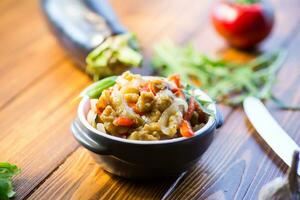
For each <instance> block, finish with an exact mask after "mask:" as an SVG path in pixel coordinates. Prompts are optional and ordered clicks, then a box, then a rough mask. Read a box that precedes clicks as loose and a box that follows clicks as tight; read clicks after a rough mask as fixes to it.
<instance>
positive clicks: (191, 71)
mask: <svg viewBox="0 0 300 200" xmlns="http://www.w3.org/2000/svg"><path fill="white" fill-rule="evenodd" d="M286 55H287V53H286V51H283V50H279V51H274V52H267V53H264V54H262V55H260V56H258V57H257V58H255V59H253V60H251V61H249V62H247V63H242V64H241V63H234V62H228V61H225V60H222V59H219V58H212V57H209V56H207V55H204V54H202V53H200V52H199V51H197V50H196V49H195V47H193V46H192V45H186V46H183V47H178V46H176V45H175V44H174V43H172V42H171V41H165V42H162V43H159V44H157V45H156V46H155V47H154V56H153V60H152V64H153V67H154V69H155V70H156V71H157V72H159V73H160V74H161V75H163V76H169V75H171V74H173V73H180V75H181V77H182V80H183V81H184V82H186V83H189V84H190V85H194V86H197V87H201V88H202V89H203V90H204V91H206V92H207V93H208V94H209V95H210V96H211V97H212V98H213V99H214V100H216V101H217V102H221V103H224V104H227V105H230V106H239V105H241V103H242V102H243V100H244V99H245V98H246V97H247V96H255V97H257V98H260V99H262V100H269V99H270V100H274V98H271V97H272V96H273V95H272V86H273V85H274V83H275V82H276V73H277V71H278V69H279V68H280V67H281V65H282V64H283V62H284V60H285V58H286ZM277 105H279V104H278V103H277ZM280 107H281V108H282V109H289V108H293V109H297V107H290V106H280Z"/></svg>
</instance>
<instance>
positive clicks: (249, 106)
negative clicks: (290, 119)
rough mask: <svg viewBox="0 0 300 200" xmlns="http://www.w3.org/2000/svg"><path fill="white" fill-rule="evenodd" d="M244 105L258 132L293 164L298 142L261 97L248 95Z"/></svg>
mask: <svg viewBox="0 0 300 200" xmlns="http://www.w3.org/2000/svg"><path fill="white" fill-rule="evenodd" d="M243 107H244V110H245V113H246V115H247V117H248V118H249V121H250V122H251V123H252V125H253V126H254V128H255V129H256V131H257V133H259V135H260V136H261V137H262V138H263V139H264V140H265V142H266V143H267V144H268V145H269V146H270V147H271V148H272V149H273V151H274V152H275V153H276V154H277V155H278V156H279V157H280V158H281V159H282V160H283V161H284V162H285V163H286V164H287V165H288V166H291V164H292V158H293V153H294V151H295V150H298V151H299V150H300V147H299V146H298V145H297V144H296V142H295V141H294V140H293V139H292V138H291V137H290V136H289V135H288V134H287V133H286V132H285V131H284V130H283V129H282V128H281V127H280V125H279V124H278V122H277V121H276V120H275V119H274V118H273V117H272V115H271V114H270V113H269V111H268V110H267V108H266V107H265V106H264V104H263V103H262V102H261V101H260V100H259V99H257V98H255V97H247V98H246V99H245V100H244V102H243ZM298 175H299V171H298Z"/></svg>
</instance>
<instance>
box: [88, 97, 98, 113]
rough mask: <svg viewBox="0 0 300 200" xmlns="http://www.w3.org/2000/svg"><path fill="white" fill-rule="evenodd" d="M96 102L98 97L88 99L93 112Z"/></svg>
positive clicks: (95, 109)
mask: <svg viewBox="0 0 300 200" xmlns="http://www.w3.org/2000/svg"><path fill="white" fill-rule="evenodd" d="M97 103H98V99H91V100H90V105H91V110H92V111H94V112H97V106H96V104H97Z"/></svg>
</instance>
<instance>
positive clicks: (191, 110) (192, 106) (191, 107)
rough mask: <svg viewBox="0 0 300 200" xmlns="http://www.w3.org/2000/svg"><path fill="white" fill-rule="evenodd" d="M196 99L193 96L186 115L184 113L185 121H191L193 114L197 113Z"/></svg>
mask: <svg viewBox="0 0 300 200" xmlns="http://www.w3.org/2000/svg"><path fill="white" fill-rule="evenodd" d="M195 103H196V102H195V98H194V97H193V96H191V98H190V101H189V107H188V110H187V112H186V113H184V116H183V119H185V120H187V121H190V120H191V118H192V116H193V113H194V111H195Z"/></svg>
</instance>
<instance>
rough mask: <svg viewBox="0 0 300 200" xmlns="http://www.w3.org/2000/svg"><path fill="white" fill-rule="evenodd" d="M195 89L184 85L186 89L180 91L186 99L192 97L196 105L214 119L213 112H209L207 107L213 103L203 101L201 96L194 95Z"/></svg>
mask: <svg viewBox="0 0 300 200" xmlns="http://www.w3.org/2000/svg"><path fill="white" fill-rule="evenodd" d="M195 89H196V88H195V87H193V86H191V85H186V87H185V88H184V89H183V90H182V91H183V93H184V95H185V97H186V99H187V100H189V99H190V98H191V96H193V97H194V98H195V100H196V101H197V103H198V105H199V106H200V108H201V110H202V111H203V112H204V113H206V114H208V115H210V116H213V117H215V112H214V111H213V110H210V109H209V108H208V106H209V105H210V104H211V103H213V102H212V101H208V100H206V99H203V98H202V97H201V96H199V95H196V94H195V93H194V90H195Z"/></svg>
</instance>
